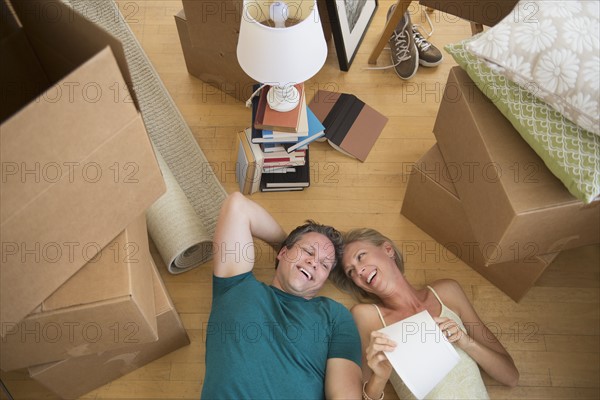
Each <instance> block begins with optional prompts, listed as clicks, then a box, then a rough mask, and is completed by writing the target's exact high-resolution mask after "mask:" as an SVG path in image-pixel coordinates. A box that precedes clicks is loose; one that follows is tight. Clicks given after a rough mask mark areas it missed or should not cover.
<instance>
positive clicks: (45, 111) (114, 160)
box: [0, 0, 166, 334]
mask: <svg viewBox="0 0 600 400" xmlns="http://www.w3.org/2000/svg"><path fill="white" fill-rule="evenodd" d="M11 3H12V6H13V8H14V9H15V10H16V14H17V16H18V17H19V21H20V23H21V24H22V28H20V29H18V30H16V31H12V32H11V33H10V34H8V36H6V37H4V38H3V40H2V41H1V42H0V47H1V49H2V58H3V60H2V62H1V63H0V84H1V85H0V89H1V93H2V105H3V109H4V110H7V112H6V114H5V116H6V115H8V116H9V117H7V119H3V120H2V121H1V125H0V141H1V150H0V151H1V154H0V156H1V159H2V182H1V183H0V185H1V190H0V202H1V204H2V207H1V210H0V224H1V225H0V230H1V232H0V233H1V236H2V259H1V260H0V286H1V287H0V318H1V321H0V322H1V323H2V324H3V326H4V325H6V324H15V323H18V322H19V321H20V320H21V319H23V318H24V317H25V316H26V315H28V314H29V313H30V312H32V311H33V309H34V308H35V307H37V306H38V305H39V304H40V303H41V302H42V301H43V300H44V299H46V298H47V297H48V296H50V294H52V292H54V291H55V290H56V289H57V288H58V287H59V286H61V285H62V284H63V283H65V282H66V281H67V279H68V278H69V277H70V276H72V275H73V274H74V273H75V272H76V271H77V270H79V269H80V268H81V267H82V266H83V265H84V264H85V263H86V262H87V261H89V259H90V258H91V257H93V256H94V255H95V254H96V253H97V252H98V251H99V250H100V249H101V248H103V247H104V246H105V245H106V244H107V243H108V242H109V241H110V240H112V239H113V238H114V237H115V236H117V235H118V234H119V233H120V232H122V231H123V230H124V229H125V227H126V226H127V225H128V224H129V222H131V221H132V220H133V219H134V218H135V217H136V216H138V215H140V214H141V213H142V212H144V211H145V210H146V209H147V208H148V207H149V206H150V205H152V203H154V201H155V200H156V199H158V197H160V196H161V195H162V194H163V193H164V192H165V190H166V189H165V185H164V181H163V178H162V174H161V172H160V169H159V167H158V163H157V161H156V157H155V155H154V152H153V149H152V146H151V144H150V140H149V138H148V134H147V132H146V130H145V127H144V124H143V121H142V118H141V116H140V114H139V112H138V109H137V108H136V106H135V98H134V97H133V96H132V93H133V92H132V91H131V88H130V87H129V86H128V84H127V82H128V81H129V80H128V78H124V76H128V74H129V73H128V72H127V65H126V63H125V61H124V55H123V50H122V47H121V45H120V42H118V41H117V40H116V39H115V38H113V37H112V36H110V35H109V34H108V33H106V32H105V31H103V30H102V29H100V28H99V27H98V26H96V25H94V24H93V23H91V22H89V21H88V20H86V19H85V18H83V17H82V16H81V15H79V14H77V13H76V12H75V11H73V10H72V9H71V8H69V7H68V6H66V5H65V4H63V2H62V1H57V0H27V1H23V0H19V1H17V0H14V1H12V2H11ZM5 6H6V4H5ZM43 10H51V11H52V13H50V11H47V12H44V11H43ZM3 18H5V16H3ZM115 57H116V59H115ZM118 61H120V63H119V62H118ZM32 82H35V84H32ZM13 94H15V96H16V97H15V96H13ZM16 99H18V102H15V101H13V100H16ZM5 100H6V101H5ZM9 100H11V101H9ZM5 105H6V106H7V108H6V109H5V108H4V107H5ZM8 107H10V110H8ZM0 333H2V334H3V332H2V330H0Z"/></svg>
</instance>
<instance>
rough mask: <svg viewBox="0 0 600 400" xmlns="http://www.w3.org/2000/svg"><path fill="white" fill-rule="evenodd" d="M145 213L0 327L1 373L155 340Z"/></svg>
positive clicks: (150, 267) (150, 266)
mask: <svg viewBox="0 0 600 400" xmlns="http://www.w3.org/2000/svg"><path fill="white" fill-rule="evenodd" d="M151 258H152V257H151V256H150V250H149V247H148V231H147V227H146V216H145V214H142V215H140V216H138V217H136V218H135V220H134V221H133V222H132V223H131V224H130V225H129V226H128V227H127V228H126V229H125V231H123V232H122V233H121V234H120V235H118V236H117V237H116V238H115V239H114V240H113V241H111V243H109V244H108V245H107V247H105V248H104V249H102V251H101V252H100V253H98V254H97V255H96V256H95V257H94V259H92V260H90V262H89V263H87V264H86V265H85V266H84V267H83V268H82V269H81V270H79V271H78V272H77V273H76V274H75V275H73V276H72V277H71V278H70V279H69V280H68V281H67V282H66V283H65V284H64V285H62V286H61V287H59V288H58V290H56V292H54V293H53V294H52V295H51V296H50V297H48V298H47V299H46V300H44V302H43V303H42V304H41V305H40V306H39V307H38V308H37V309H36V310H35V311H34V312H33V313H31V314H30V315H28V316H27V317H26V318H24V319H23V320H21V321H20V322H19V323H18V324H14V325H13V324H10V325H9V324H7V325H5V326H4V327H3V330H4V333H5V334H4V337H3V338H2V339H0V350H1V354H0V360H1V367H2V369H3V370H4V371H10V370H14V369H18V368H25V367H30V366H32V365H38V364H43V363H48V362H51V361H59V360H63V359H65V358H68V357H77V356H81V355H85V354H94V353H98V352H100V351H106V350H110V349H114V348H122V347H124V346H127V345H129V344H131V343H147V342H153V341H156V340H157V339H158V334H157V328H156V318H155V305H154V291H153V290H152V279H153V278H152V265H151Z"/></svg>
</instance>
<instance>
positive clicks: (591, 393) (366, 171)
mask: <svg viewBox="0 0 600 400" xmlns="http://www.w3.org/2000/svg"><path fill="white" fill-rule="evenodd" d="M219 3H220V2H215V4H219ZM391 4H392V1H390V0H380V1H379V8H378V10H377V13H376V15H375V17H374V19H373V22H372V24H371V27H370V29H369V30H368V32H367V34H366V36H365V38H364V41H363V43H362V45H361V47H360V49H359V52H358V55H357V56H356V58H355V60H354V63H353V64H352V67H351V70H350V72H341V71H340V70H339V68H338V64H337V58H336V53H335V49H334V45H333V41H330V42H329V47H330V53H329V56H328V59H327V62H326V64H325V66H324V67H323V69H322V70H321V71H320V72H319V73H318V74H317V76H315V77H314V78H313V79H311V80H310V82H308V83H307V88H309V91H313V92H314V91H316V89H319V88H320V89H327V88H328V89H331V88H334V89H335V90H339V91H343V92H349V93H354V94H356V95H357V96H359V97H360V98H361V99H362V100H364V101H365V102H367V103H368V104H370V105H371V106H372V107H374V108H375V109H377V110H379V111H381V112H382V113H384V114H385V115H386V116H388V117H389V123H388V124H387V126H386V128H385V130H384V131H383V133H382V134H381V137H380V138H379V140H378V141H377V143H376V146H375V148H374V149H373V151H372V152H371V154H370V155H369V157H368V159H367V161H366V162H365V163H360V162H358V161H356V160H354V159H351V158H348V157H346V156H344V155H342V154H340V153H339V152H337V151H335V150H333V149H332V148H331V147H330V146H329V145H327V144H325V143H316V144H313V145H311V162H312V163H313V164H314V165H313V175H312V178H313V179H312V185H311V187H310V188H309V189H308V190H305V191H303V192H289V193H269V194H262V193H257V194H255V195H253V196H252V198H253V199H254V200H256V201H257V202H259V203H260V204H262V205H263V206H265V207H266V208H267V209H268V210H270V211H271V212H272V213H273V214H274V215H275V216H276V217H277V218H278V220H279V221H281V223H282V224H283V225H284V227H285V228H286V229H291V228H293V227H295V226H296V225H298V224H300V223H302V222H303V221H304V220H305V219H306V218H312V219H315V220H318V221H320V222H323V223H327V224H332V225H334V226H336V227H338V228H339V229H342V230H344V229H348V228H352V227H358V226H370V227H374V228H376V229H378V230H380V231H382V232H383V233H385V234H387V235H388V236H390V237H391V238H393V239H394V240H398V241H403V242H405V243H407V242H410V244H411V246H414V247H416V248H417V249H418V251H417V252H415V254H411V255H410V256H409V257H407V263H406V270H407V276H408V279H409V280H411V281H412V282H413V283H414V284H415V285H424V284H426V283H427V282H430V281H432V280H435V279H438V278H442V277H450V278H454V279H456V280H458V281H459V282H460V283H461V284H462V285H463V287H464V289H465V291H466V292H467V294H468V295H469V296H470V298H471V299H472V301H473V303H474V305H475V307H476V309H477V310H478V312H479V314H480V316H481V318H482V319H483V321H484V322H486V323H487V324H488V325H489V326H490V327H493V329H494V330H495V332H496V333H497V334H498V336H499V338H500V340H501V341H502V343H503V344H504V345H505V346H506V347H507V348H508V350H509V352H510V353H511V354H512V356H513V357H514V359H515V361H516V364H517V366H518V368H519V370H520V372H521V380H520V383H519V386H518V387H516V388H514V389H508V388H505V387H502V386H500V385H498V384H497V383H496V382H495V381H493V380H492V379H491V378H489V377H487V376H485V382H486V384H487V386H488V389H489V392H490V395H491V397H492V398H493V399H524V398H528V399H529V398H531V399H588V398H589V399H597V398H600V384H599V380H600V379H599V378H600V357H599V354H600V344H599V343H600V340H599V335H600V306H599V305H600V298H599V287H600V285H599V282H600V279H599V264H600V250H599V248H598V246H588V247H584V248H580V249H576V250H571V251H565V252H563V253H562V254H561V255H560V256H559V257H558V258H557V260H556V261H555V262H554V263H553V264H552V265H551V266H550V267H549V268H548V270H547V271H546V272H545V273H544V275H543V276H542V277H541V279H540V280H539V282H538V283H537V285H536V286H535V287H534V288H533V289H532V290H531V291H530V292H529V293H528V294H527V296H526V297H525V298H524V299H523V300H522V301H521V302H520V303H515V302H514V301H512V300H511V299H510V298H508V297H507V296H505V295H504V294H503V293H502V292H500V291H499V290H498V289H496V288H495V287H494V286H492V285H491V284H490V283H489V282H487V281H486V280H485V279H483V278H482V277H481V276H480V275H478V274H477V273H476V272H474V271H473V270H472V269H470V268H469V267H468V266H466V265H465V264H463V263H462V262H457V261H456V260H455V259H452V260H451V261H450V260H448V259H446V258H445V257H444V254H447V253H445V252H444V251H442V249H441V247H440V246H439V245H437V244H436V243H435V242H434V241H433V240H432V239H431V238H430V237H429V236H428V235H427V234H426V233H424V232H423V231H421V230H420V229H419V228H418V227H417V226H415V225H414V224H413V223H411V222H410V221H408V220H407V219H406V218H404V217H403V216H402V215H401V214H400V208H401V205H402V199H403V197H404V193H405V190H406V184H407V181H408V176H407V175H406V173H407V171H408V169H407V166H409V165H410V163H412V162H415V161H416V160H417V159H418V158H419V157H420V156H421V155H423V154H424V153H425V152H426V151H427V150H428V149H429V148H430V147H431V146H432V145H433V144H434V143H435V138H434V135H433V133H432V128H433V124H434V121H435V117H436V114H437V110H438V107H439V104H440V101H441V97H442V93H443V89H444V85H445V82H446V78H447V76H448V71H449V69H450V68H451V67H452V66H454V65H456V64H455V63H454V61H453V60H452V59H451V57H450V56H448V55H447V54H445V60H444V62H443V64H442V65H440V66H438V67H437V68H432V69H427V68H421V69H420V70H419V71H418V73H417V75H416V76H415V77H414V78H413V79H412V80H410V81H402V80H401V79H399V78H398V77H397V76H396V74H395V73H394V71H393V70H392V69H389V70H367V69H365V67H367V66H368V64H367V59H368V57H369V55H370V52H371V49H372V48H373V47H374V46H375V43H376V41H377V40H378V38H379V32H381V31H382V30H383V26H384V23H385V15H386V12H387V9H388V8H389V6H390V5H391ZM119 5H120V7H121V9H122V10H123V12H124V15H125V16H126V19H127V21H128V22H129V24H130V26H131V27H132V28H133V30H134V32H135V34H136V35H137V37H138V39H139V40H140V42H141V43H142V45H143V47H144V49H145V50H146V52H147V53H148V55H149V57H150V59H151V61H152V62H153V64H154V66H155V67H156V69H157V71H158V72H159V74H160V76H161V77H162V79H163V81H164V83H165V85H166V87H167V89H168V90H169V92H170V93H171V95H172V96H173V98H174V99H175V101H176V103H177V105H178V106H179V108H180V110H181V112H182V114H183V115H184V117H185V119H186V121H187V122H188V124H189V125H190V126H191V128H192V130H193V132H194V135H195V137H196V139H197V140H198V143H199V144H200V146H201V148H202V149H203V151H204V152H205V154H206V156H207V158H208V159H209V161H210V163H211V165H212V166H213V168H214V169H215V172H216V174H217V175H218V176H219V179H220V180H221V181H222V183H223V185H224V186H225V188H226V189H227V191H229V192H231V191H233V190H236V188H237V183H236V181H235V175H234V173H233V171H234V170H235V169H234V165H235V160H236V151H237V145H236V139H235V138H236V132H238V131H239V130H241V129H243V128H245V127H246V126H248V124H249V121H250V111H249V110H248V109H246V108H245V107H244V105H243V104H242V103H241V102H239V101H236V100H235V99H234V98H232V97H229V96H226V95H223V94H221V93H220V92H215V91H214V90H213V89H212V88H211V87H209V86H207V85H206V84H204V83H203V82H201V81H199V80H198V79H196V78H194V77H192V76H190V75H189V74H188V72H187V70H186V67H185V63H184V58H183V55H182V51H181V46H180V43H179V38H178V35H177V30H176V27H175V22H174V18H173V16H174V14H176V13H177V12H178V11H179V10H180V9H181V8H182V4H181V1H180V0H163V1H157V0H132V1H119ZM411 12H412V13H413V22H422V20H423V19H422V16H421V10H420V9H419V8H418V7H416V6H414V5H413V7H412V8H411ZM431 17H432V19H433V22H434V26H435V33H434V35H433V36H432V37H431V41H432V42H433V43H435V44H436V45H437V46H438V47H440V48H441V47H443V45H445V44H447V43H452V42H456V41H458V40H460V39H463V38H465V37H467V36H469V35H470V33H471V31H470V27H469V25H468V23H466V22H465V21H460V20H458V19H457V18H455V17H452V16H448V15H445V14H440V13H438V12H434V13H433V14H431ZM378 62H379V65H384V64H387V63H388V62H389V52H388V51H387V50H384V51H383V53H382V55H381V56H380V58H379V61H378ZM307 96H309V97H311V96H312V94H311V93H310V92H307ZM432 248H433V249H435V250H434V251H433V252H432V251H430V249H432ZM426 250H427V251H426ZM152 251H153V253H154V254H155V255H156V254H157V253H156V250H155V248H152ZM157 258H158V257H157ZM272 261H273V255H272V254H269V253H265V257H263V258H261V260H260V262H259V264H258V265H257V274H258V276H259V277H260V279H263V280H269V279H270V277H271V274H272V271H273V269H272V265H273V263H272ZM159 267H161V272H162V275H163V277H164V279H165V282H166V284H167V287H168V290H169V292H170V294H171V296H172V297H173V300H174V302H175V305H176V308H177V310H178V311H179V313H180V315H181V317H182V319H183V321H184V324H185V326H186V328H187V330H188V333H189V335H190V338H191V340H192V343H191V345H189V346H187V347H185V348H182V349H180V350H178V351H176V352H173V353H171V354H169V355H167V356H165V357H163V358H161V359H160V360H157V361H155V362H153V363H151V364H149V365H147V366H145V367H143V368H140V369H138V370H136V371H135V372H133V373H131V374H129V375H127V376H125V377H123V378H121V379H118V380H116V381H114V382H111V383H110V384H107V385H105V386H104V387H102V388H99V389H97V390H95V391H93V392H91V393H89V394H88V395H86V396H85V397H84V398H86V399H96V398H97V399H115V400H116V399H171V398H173V399H174V398H178V399H197V398H199V396H200V391H201V387H202V379H203V376H204V370H205V366H204V338H205V331H204V327H205V326H206V323H207V320H208V314H209V310H210V299H211V285H210V282H211V270H210V265H206V266H203V267H200V268H197V269H195V270H193V271H190V272H188V273H185V274H182V275H177V276H172V275H168V273H166V269H165V267H164V265H162V264H161V265H159ZM323 294H324V295H328V296H331V297H333V298H335V299H337V300H339V301H340V302H342V303H343V304H345V305H347V306H350V305H352V300H351V299H350V298H349V297H348V296H345V295H343V294H341V293H340V292H339V291H338V290H337V289H335V288H334V287H332V286H330V285H328V286H327V287H326V288H325V289H324V291H323ZM1 376H2V379H3V381H4V382H5V383H6V385H7V387H8V388H9V390H10V391H11V393H12V394H13V396H14V397H15V398H16V399H52V398H55V396H53V394H52V393H50V392H48V391H47V390H45V389H44V388H43V387H41V386H40V385H39V384H37V383H36V382H34V381H32V380H30V379H29V378H28V377H27V373H26V372H25V371H16V372H11V373H2V375H1ZM2 396H3V397H0V398H2V399H4V398H6V397H4V395H2ZM386 398H387V399H395V398H396V396H395V394H394V393H393V391H392V390H391V388H390V387H388V389H387V390H386Z"/></svg>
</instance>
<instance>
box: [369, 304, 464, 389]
mask: <svg viewBox="0 0 600 400" xmlns="http://www.w3.org/2000/svg"><path fill="white" fill-rule="evenodd" d="M379 331H380V332H383V333H385V334H386V335H388V336H389V337H390V338H391V339H392V340H394V341H395V342H396V348H395V349H394V350H393V351H391V352H386V353H385V356H386V357H387V358H388V360H389V361H390V364H392V367H393V368H394V370H395V371H396V373H397V374H398V376H400V378H401V379H402V382H404V384H405V385H406V387H408V389H409V390H410V391H411V392H412V393H413V395H414V396H415V397H416V398H417V399H423V398H425V396H427V394H428V393H429V392H431V390H433V388H434V387H435V386H436V385H437V384H438V383H439V382H440V381H441V380H442V379H444V377H445V376H446V375H447V374H448V373H449V372H450V371H451V370H452V369H453V368H454V367H455V366H456V364H458V362H459V360H460V356H459V355H458V353H457V352H456V350H455V349H454V346H452V344H451V343H450V342H449V341H448V340H447V339H446V337H445V336H444V334H443V333H442V331H441V329H440V327H439V326H438V324H437V323H436V322H435V321H434V319H433V318H432V317H431V314H429V312H427V310H424V311H421V312H419V313H417V314H415V315H412V316H410V317H408V318H406V319H403V320H401V321H398V322H396V323H394V324H391V325H388V326H386V327H385V328H381V329H380V330H379Z"/></svg>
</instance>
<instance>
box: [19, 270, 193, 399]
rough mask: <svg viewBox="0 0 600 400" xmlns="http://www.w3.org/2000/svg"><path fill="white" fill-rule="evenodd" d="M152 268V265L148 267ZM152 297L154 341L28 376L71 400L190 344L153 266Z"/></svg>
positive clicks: (58, 364) (33, 370)
mask: <svg viewBox="0 0 600 400" xmlns="http://www.w3.org/2000/svg"><path fill="white" fill-rule="evenodd" d="M152 265H154V264H153V263H152ZM153 270H154V273H153V277H154V296H155V301H154V302H155V305H156V320H157V323H158V341H156V342H153V343H144V344H141V343H140V344H131V345H129V346H127V347H125V348H121V349H118V350H111V351H107V352H104V353H101V354H94V355H89V356H83V357H76V358H69V359H66V360H63V361H59V362H56V363H50V364H44V365H40V366H35V367H32V368H29V374H30V376H31V377H32V378H33V379H35V380H36V381H38V382H40V383H41V384H42V385H44V386H46V387H47V388H48V389H50V390H52V391H53V392H54V393H56V394H57V395H59V396H61V397H62V398H65V399H75V398H78V397H80V396H82V395H84V394H85V393H88V392H90V391H91V390H94V389H96V388H98V387H100V386H102V385H105V384H107V383H109V382H111V381H113V380H115V379H117V378H119V377H121V376H123V375H125V374H127V373H129V372H131V371H133V370H135V369H137V368H140V367H142V366H144V365H146V364H148V363H150V362H151V361H154V360H156V359H158V358H160V357H162V356H164V355H166V354H168V353H171V352H173V351H175V350H177V349H179V348H181V347H184V346H187V345H188V344H189V343H190V340H189V337H188V335H187V333H186V331H185V328H184V327H183V323H182V322H181V320H180V318H179V314H178V313H177V310H176V309H175V307H174V306H173V302H172V301H171V298H170V297H169V294H168V292H167V289H166V288H165V286H164V283H163V281H162V278H161V277H160V274H159V273H158V271H157V269H156V266H154V268H153Z"/></svg>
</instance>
